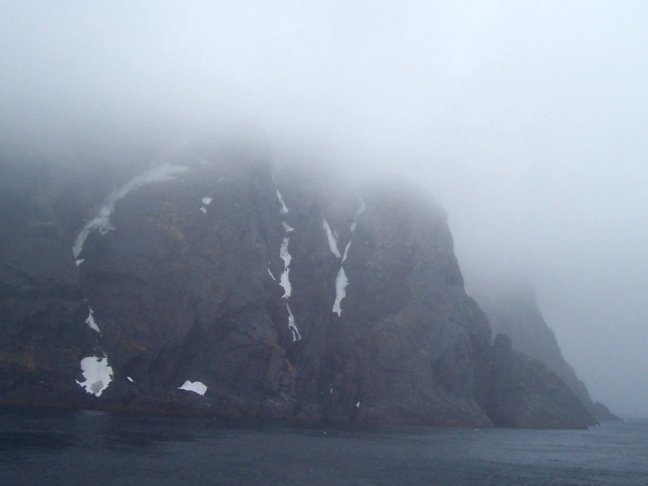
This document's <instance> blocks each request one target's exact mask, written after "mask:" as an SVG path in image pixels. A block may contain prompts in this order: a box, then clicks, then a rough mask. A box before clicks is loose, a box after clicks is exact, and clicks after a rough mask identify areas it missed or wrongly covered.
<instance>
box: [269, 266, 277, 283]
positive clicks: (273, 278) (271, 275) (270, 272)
mask: <svg viewBox="0 0 648 486" xmlns="http://www.w3.org/2000/svg"><path fill="white" fill-rule="evenodd" d="M268 275H270V278H271V279H272V280H274V281H275V282H276V281H277V279H276V278H275V276H274V275H273V274H272V270H270V267H268Z"/></svg>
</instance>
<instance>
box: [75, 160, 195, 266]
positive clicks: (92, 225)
mask: <svg viewBox="0 0 648 486" xmlns="http://www.w3.org/2000/svg"><path fill="white" fill-rule="evenodd" d="M188 169H189V167H182V166H179V165H172V164H164V165H160V166H158V167H154V168H153V169H150V170H148V171H146V172H144V173H143V174H140V175H138V176H137V177H134V178H132V179H131V180H130V181H128V182H127V183H126V184H124V185H123V186H122V187H120V188H119V189H117V190H116V191H113V193H112V194H111V195H110V196H108V199H106V201H105V202H104V203H103V205H102V206H101V208H99V213H98V214H97V215H96V216H95V217H94V218H93V219H92V220H91V221H90V222H89V223H88V224H86V225H85V226H84V227H83V229H82V230H81V231H80V232H79V234H78V235H77V237H76V240H75V241H74V246H72V254H73V255H74V258H75V259H78V258H79V255H81V253H82V252H83V245H85V242H86V240H87V239H88V236H90V233H92V232H93V231H95V230H96V231H99V234H101V235H105V234H106V233H108V232H109V231H112V230H114V229H115V228H114V226H113V225H112V224H111V222H110V216H111V215H112V213H113V211H114V210H115V205H116V204H117V202H118V201H120V200H121V199H124V198H125V197H126V196H127V195H128V194H129V193H130V192H132V191H134V190H136V189H139V188H140V187H142V186H145V185H147V184H151V183H153V182H164V181H171V180H173V179H175V178H176V176H177V175H178V174H181V173H183V172H186V171H187V170H188Z"/></svg>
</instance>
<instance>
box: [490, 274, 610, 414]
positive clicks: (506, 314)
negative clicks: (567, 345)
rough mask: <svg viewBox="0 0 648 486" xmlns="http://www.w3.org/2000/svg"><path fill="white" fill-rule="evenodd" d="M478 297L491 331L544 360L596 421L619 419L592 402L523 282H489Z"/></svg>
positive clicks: (531, 292) (519, 349)
mask: <svg viewBox="0 0 648 486" xmlns="http://www.w3.org/2000/svg"><path fill="white" fill-rule="evenodd" d="M488 288H489V292H486V291H482V292H481V293H480V294H479V296H478V300H479V303H480V305H481V306H482V308H483V309H484V310H485V311H486V313H487V315H488V318H489V320H490V322H491V326H492V328H493V332H495V333H502V334H505V335H506V336H508V337H509V338H510V339H511V342H512V346H513V349H515V350H516V351H518V352H520V353H522V354H525V355H527V356H529V357H531V358H534V359H536V360H537V361H540V362H541V363H544V364H545V365H546V366H547V368H548V369H549V370H551V371H552V372H553V373H555V374H556V375H558V376H559V377H560V378H561V379H562V380H563V381H564V382H565V384H567V386H569V388H570V389H571V390H572V391H573V392H574V393H575V394H576V396H577V397H578V398H579V400H580V401H581V403H582V404H583V406H584V407H585V408H586V409H587V410H588V411H589V413H590V414H591V415H593V416H594V417H595V418H596V419H597V420H599V421H609V420H619V419H618V418H617V417H616V416H614V415H613V414H612V413H611V412H610V411H609V410H608V409H607V407H605V405H602V404H600V405H598V406H597V405H596V404H594V402H593V401H592V399H591V398H590V395H589V392H588V391H587V388H586V386H585V384H584V383H583V382H582V381H581V380H580V379H579V378H578V376H577V375H576V373H575V371H574V369H573V368H572V367H571V366H570V365H569V363H567V361H566V360H565V358H564V357H563V354H562V352H561V350H560V345H559V344H558V340H557V339H556V336H555V334H554V333H553V331H552V330H551V328H550V327H549V325H548V324H547V323H546V322H545V320H544V318H543V316H542V314H541V313H540V310H539V308H538V305H537V303H536V300H535V295H534V292H533V290H532V289H531V288H530V287H529V286H528V285H526V284H522V283H516V284H512V283H509V284H506V285H501V286H499V287H498V286H494V285H490V286H489V287H488Z"/></svg>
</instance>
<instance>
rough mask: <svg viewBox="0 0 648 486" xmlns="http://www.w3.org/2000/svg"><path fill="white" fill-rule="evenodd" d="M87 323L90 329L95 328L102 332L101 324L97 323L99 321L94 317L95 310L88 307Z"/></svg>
mask: <svg viewBox="0 0 648 486" xmlns="http://www.w3.org/2000/svg"><path fill="white" fill-rule="evenodd" d="M85 321H86V324H87V325H88V327H89V328H90V329H93V330H95V331H97V332H98V333H99V334H101V329H99V325H98V324H97V321H95V318H94V311H93V310H92V309H91V308H90V307H88V317H87V318H86V320H85Z"/></svg>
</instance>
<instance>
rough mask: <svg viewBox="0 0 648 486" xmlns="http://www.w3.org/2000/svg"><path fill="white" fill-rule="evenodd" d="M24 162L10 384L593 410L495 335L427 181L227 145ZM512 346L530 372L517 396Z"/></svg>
mask: <svg viewBox="0 0 648 486" xmlns="http://www.w3.org/2000/svg"><path fill="white" fill-rule="evenodd" d="M22 169H23V167H22V166H16V167H15V171H17V172H18V173H21V174H22V172H21V170H22ZM10 179H11V180H12V181H13V180H20V181H21V182H20V184H16V183H13V184H11V190H8V191H7V192H6V193H5V194H3V198H4V200H3V201H2V203H3V204H2V207H3V212H2V225H0V226H1V227H2V232H3V233H2V246H1V247H0V251H1V253H0V256H1V263H2V270H1V273H0V285H1V289H2V302H1V304H0V332H1V333H2V340H1V341H0V403H5V404H41V405H42V404H48V405H52V404H60V405H66V406H80V407H96V408H106V409H127V410H144V411H156V412H164V413H174V412H191V413H204V414H215V415H221V416H228V417H264V418H291V419H298V420H333V421H355V422H362V423H383V424H384V423H416V424H432V425H461V426H488V425H492V424H493V422H494V423H495V424H497V425H505V426H532V427H542V426H547V427H554V426H561V427H582V426H586V425H588V424H591V423H593V421H592V420H591V417H589V415H588V413H587V411H583V410H582V409H580V408H578V406H576V405H574V402H573V400H572V401H570V400H569V399H568V398H567V396H568V395H569V393H570V392H569V390H567V391H565V390H562V389H561V390H559V392H556V393H555V394H552V393H554V391H555V389H557V388H556V387H558V388H559V386H558V385H555V384H553V382H552V380H554V379H555V377H553V375H552V374H551V373H549V372H548V371H547V370H544V369H536V367H535V366H534V365H530V364H529V363H528V362H527V361H525V360H524V359H523V358H520V357H519V356H517V355H516V354H515V353H514V352H513V351H512V350H510V348H507V347H506V346H504V347H502V346H498V345H495V346H491V335H490V327H489V324H488V320H487V319H486V317H485V315H484V314H483V312H482V311H481V310H480V309H479V307H478V306H477V304H476V303H475V302H474V301H473V300H472V299H471V298H470V297H468V296H467V295H466V293H465V291H464V286H463V280H462V277H461V272H460V270H459V266H458V264H457V261H456V258H455V256H454V252H453V244H452V237H451V235H450V231H449V229H448V227H447V224H446V218H445V215H444V213H443V211H441V210H440V209H439V208H438V207H437V206H436V205H435V204H434V203H433V202H432V201H431V200H429V199H428V198H427V197H426V196H424V195H421V194H417V193H416V191H412V190H411V189H410V188H406V187H398V186H397V185H370V186H367V187H364V188H361V189H359V190H358V189H351V188H349V187H347V186H345V185H344V183H341V182H340V181H337V180H333V181H331V180H328V181H327V179H326V178H325V177H318V178H314V177H307V176H299V175H296V174H291V173H289V172H287V171H283V172H275V173H273V172H272V170H271V168H270V166H269V165H268V164H265V163H263V162H259V161H257V160H249V159H245V158H244V157H237V158H236V163H232V159H231V157H220V158H219V157H218V156H214V157H210V158H200V157H196V156H191V157H184V158H181V159H180V160H178V161H177V163H174V164H170V163H169V164H163V165H158V166H156V167H154V168H151V169H148V170H144V171H142V172H139V173H133V174H130V175H128V177H124V175H123V174H121V175H120V174H117V175H115V177H114V178H113V179H112V180H111V179H110V178H108V177H106V179H105V180H103V179H102V177H96V178H95V179H94V184H88V183H87V179H83V178H82V177H79V176H77V175H75V174H66V173H60V172H53V173H52V174H49V175H47V174H44V173H41V172H39V171H35V175H33V177H26V178H24V177H23V178H22V179H21V178H20V177H18V176H17V175H15V174H14V175H12V177H11V178H10ZM4 180H5V181H7V180H9V178H5V179H4ZM9 186H10V184H7V188H6V189H10V187H9ZM509 364H510V365H511V366H514V367H515V368H516V369H517V372H518V373H521V374H524V376H525V377H531V378H529V379H528V380H527V378H525V379H524V380H523V381H524V386H522V387H518V388H516V389H515V398H514V399H513V402H514V404H513V405H511V403H512V402H510V400H509V399H510V397H511V395H510V393H509V391H510V390H509V388H507V386H508V385H507V384H508V383H509V382H511V381H513V382H516V383H517V381H518V379H519V378H520V376H521V375H515V376H511V375H510V371H511V370H510V367H509ZM525 370H526V371H525ZM525 373H526V374H525ZM556 380H557V379H556ZM557 381H558V382H560V380H557ZM558 396H559V399H554V397H558ZM524 404H527V405H530V406H525V405H524ZM576 404H578V401H577V400H576ZM548 409H550V410H551V412H550V413H549V412H547V410H548ZM509 410H513V412H511V413H512V415H510V414H508V415H507V413H508V412H509ZM511 416H512V417H514V418H513V419H511V418H510V417H511ZM556 417H561V419H560V420H558V419H557V418H556Z"/></svg>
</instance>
